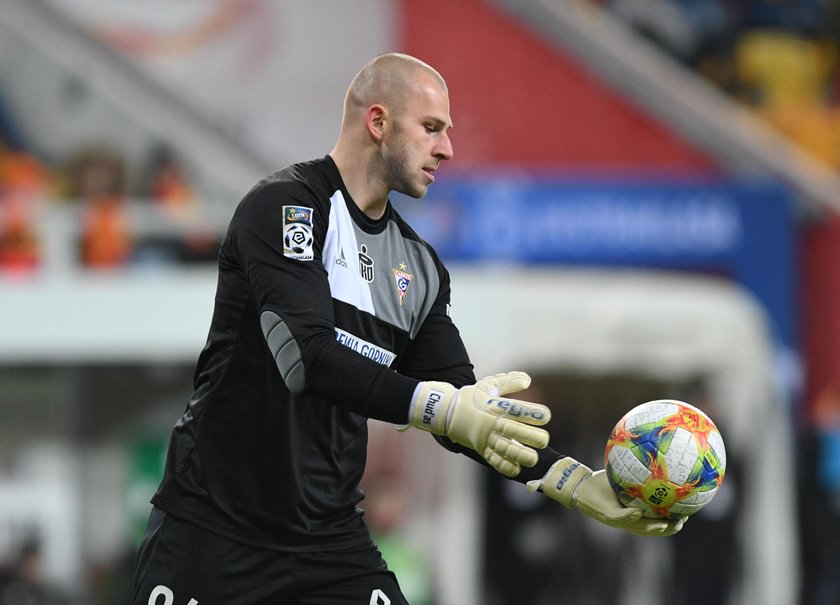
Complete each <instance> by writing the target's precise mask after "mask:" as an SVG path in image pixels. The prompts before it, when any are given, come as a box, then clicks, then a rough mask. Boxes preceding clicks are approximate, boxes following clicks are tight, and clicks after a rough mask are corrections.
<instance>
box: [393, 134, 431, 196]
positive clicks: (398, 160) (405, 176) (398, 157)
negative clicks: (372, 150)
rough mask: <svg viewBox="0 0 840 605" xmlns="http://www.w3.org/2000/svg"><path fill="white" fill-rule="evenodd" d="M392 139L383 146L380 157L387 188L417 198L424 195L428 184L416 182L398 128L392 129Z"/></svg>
mask: <svg viewBox="0 0 840 605" xmlns="http://www.w3.org/2000/svg"><path fill="white" fill-rule="evenodd" d="M393 141H394V144H393V145H391V146H390V147H386V148H385V153H384V154H383V158H382V159H383V163H384V168H385V175H386V178H387V179H388V184H389V189H390V190H391V191H397V192H399V193H402V194H405V195H407V196H409V197H413V198H415V199H419V198H421V197H423V196H424V195H426V191H427V190H428V186H427V185H423V184H421V183H420V182H418V180H417V177H416V175H415V173H416V171H415V170H413V169H412V168H411V166H410V165H409V161H408V156H409V154H408V151H407V149H406V145H405V140H404V139H403V137H401V136H400V131H399V129H395V130H394V137H393Z"/></svg>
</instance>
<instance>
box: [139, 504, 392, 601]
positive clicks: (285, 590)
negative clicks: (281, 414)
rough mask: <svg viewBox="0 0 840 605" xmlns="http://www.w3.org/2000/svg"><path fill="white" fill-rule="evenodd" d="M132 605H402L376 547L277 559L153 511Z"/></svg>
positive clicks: (276, 554) (275, 554)
mask: <svg viewBox="0 0 840 605" xmlns="http://www.w3.org/2000/svg"><path fill="white" fill-rule="evenodd" d="M131 602H132V605H344V604H347V605H350V604H351V603H352V604H354V605H407V603H408V602H407V601H406V600H405V597H404V596H403V594H402V591H401V590H400V587H399V585H398V584H397V579H396V577H395V576H394V574H393V573H391V572H390V571H388V568H387V566H386V565H385V562H384V561H383V559H382V556H381V555H380V553H379V550H377V548H376V546H375V545H374V544H373V543H371V544H369V545H367V546H364V547H361V548H355V549H352V550H342V551H336V552H313V553H283V552H277V551H272V550H264V549H260V548H254V547H253V546H246V545H244V544H240V543H238V542H234V541H232V540H229V539H227V538H224V537H222V536H219V535H218V534H215V533H213V532H210V531H208V530H206V529H203V528H201V527H198V526H196V525H193V524H192V523H187V522H185V521H182V520H180V519H177V518H175V517H173V516H171V515H166V514H165V513H164V512H162V511H160V510H158V509H154V510H153V511H152V514H151V517H150V519H149V526H148V529H147V530H146V535H145V536H144V537H143V542H142V544H141V545H140V550H139V553H138V560H137V571H136V574H135V578H134V597H133V599H132V601H131Z"/></svg>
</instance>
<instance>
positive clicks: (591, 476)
mask: <svg viewBox="0 0 840 605" xmlns="http://www.w3.org/2000/svg"><path fill="white" fill-rule="evenodd" d="M527 488H528V491H530V492H535V491H537V490H542V492H543V493H544V494H545V495H546V496H548V497H549V498H551V499H553V500H557V501H558V502H559V503H560V504H562V505H563V506H565V507H566V508H576V509H578V510H579V511H581V512H582V513H584V514H586V515H589V516H590V517H592V518H593V519H597V520H598V521H600V522H601V523H604V524H606V525H609V526H610V527H618V528H620V529H624V530H627V531H629V532H630V533H633V534H636V535H640V536H671V535H673V534H675V533H677V532H678V531H680V530H681V529H682V526H683V523H685V520H686V517H682V518H680V519H678V520H676V521H668V520H667V519H650V518H648V517H643V516H642V511H641V510H639V509H638V508H632V507H628V506H624V505H623V504H621V502H620V501H619V499H618V497H617V496H616V495H615V493H614V492H613V490H612V488H611V487H610V483H609V480H608V479H607V474H606V472H605V471H603V470H601V471H596V472H592V469H590V468H588V467H586V466H585V465H583V464H581V463H580V462H578V461H577V460H575V459H573V458H568V457H566V458H561V459H560V460H558V461H557V462H555V463H554V464H553V465H552V466H551V468H550V469H548V472H547V473H546V475H545V477H543V478H542V479H536V480H534V481H529V482H528V483H527Z"/></svg>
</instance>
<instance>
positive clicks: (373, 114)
mask: <svg viewBox="0 0 840 605" xmlns="http://www.w3.org/2000/svg"><path fill="white" fill-rule="evenodd" d="M387 121H388V110H387V109H385V107H384V106H383V105H371V106H370V107H368V110H367V113H366V114H365V125H366V126H367V129H368V132H369V133H370V136H371V137H373V139H374V140H375V141H377V142H378V141H380V140H381V139H382V136H383V134H384V132H385V125H386V123H387Z"/></svg>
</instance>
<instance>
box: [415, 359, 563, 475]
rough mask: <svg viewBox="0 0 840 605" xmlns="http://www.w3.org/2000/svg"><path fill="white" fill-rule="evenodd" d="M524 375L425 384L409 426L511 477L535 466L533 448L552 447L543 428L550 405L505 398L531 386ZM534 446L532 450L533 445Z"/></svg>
mask: <svg viewBox="0 0 840 605" xmlns="http://www.w3.org/2000/svg"><path fill="white" fill-rule="evenodd" d="M530 384H531V377H530V376H528V375H527V374H525V373H524V372H508V373H505V374H496V375H495V376H490V377H488V378H484V379H482V380H479V381H478V382H477V383H475V384H474V385H471V386H466V387H462V388H460V389H456V388H455V387H454V386H453V385H451V384H449V383H446V382H421V383H420V384H419V385H417V389H416V390H415V391H414V396H413V397H412V398H411V406H410V408H409V420H408V422H409V425H410V426H415V427H417V428H420V429H423V430H424V431H429V432H431V433H434V434H436V435H446V436H447V437H449V438H450V439H451V440H452V441H454V442H455V443H458V444H460V445H463V446H466V447H468V448H470V449H472V450H474V451H476V452H478V453H479V454H480V455H481V456H482V457H483V458H484V459H485V460H486V461H487V463H488V464H489V465H490V466H492V467H493V468H494V469H496V470H497V471H499V472H500V473H502V474H503V475H505V476H506V477H515V476H516V475H518V474H519V472H520V471H521V470H522V466H534V465H535V464H536V463H537V460H538V456H537V452H536V451H535V450H534V449H533V448H544V447H545V446H546V445H548V438H549V435H548V432H547V431H546V430H545V429H541V428H537V427H538V426H542V425H544V424H546V423H547V422H548V421H549V420H550V419H551V412H550V411H549V409H548V408H547V407H545V406H544V405H540V404H538V403H530V402H527V401H520V400H518V399H510V398H507V397H500V396H499V395H507V394H508V393H515V392H517V391H521V390H523V389H526V388H528V385H530ZM529 446H530V447H529Z"/></svg>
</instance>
